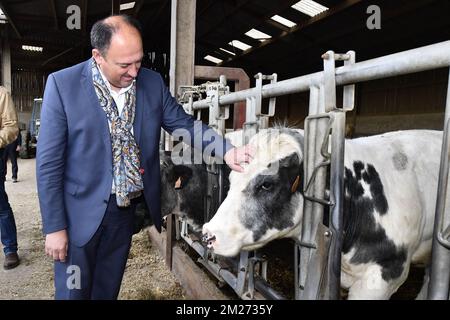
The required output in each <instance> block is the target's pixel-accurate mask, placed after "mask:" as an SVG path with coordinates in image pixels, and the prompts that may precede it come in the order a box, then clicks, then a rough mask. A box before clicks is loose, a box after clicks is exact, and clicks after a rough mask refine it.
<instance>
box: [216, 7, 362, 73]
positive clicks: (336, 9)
mask: <svg viewBox="0 0 450 320" xmlns="http://www.w3.org/2000/svg"><path fill="white" fill-rule="evenodd" d="M362 1H363V0H346V1H344V2H343V3H341V4H340V5H337V6H335V7H333V8H331V9H329V10H327V11H325V12H323V13H321V14H319V15H317V16H314V17H312V18H310V19H308V20H306V21H305V22H303V23H298V24H297V25H296V26H295V27H292V28H291V29H289V31H285V32H282V33H281V35H279V36H278V37H273V38H271V39H269V40H266V41H264V42H261V44H259V45H257V46H254V47H252V48H250V49H248V50H247V51H244V52H242V53H241V54H237V55H236V56H234V57H231V58H229V59H228V60H227V61H223V62H221V63H220V64H219V66H223V65H224V64H225V63H228V62H231V61H233V60H237V59H239V58H241V57H242V56H245V55H247V54H249V53H252V52H254V51H256V50H258V49H260V48H263V47H265V46H268V45H270V44H272V43H274V42H277V41H279V40H284V38H285V37H288V36H290V35H292V34H293V33H295V32H297V31H299V30H302V29H304V28H305V27H307V26H310V25H312V24H314V23H316V22H318V21H320V20H323V19H326V18H328V17H330V16H332V15H335V14H337V13H339V12H341V11H343V10H345V9H347V8H349V7H351V6H354V5H356V4H358V3H360V2H362Z"/></svg>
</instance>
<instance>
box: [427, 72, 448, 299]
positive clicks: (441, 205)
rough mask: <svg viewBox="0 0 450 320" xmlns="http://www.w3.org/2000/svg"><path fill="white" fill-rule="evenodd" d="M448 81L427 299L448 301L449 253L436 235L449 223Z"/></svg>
mask: <svg viewBox="0 0 450 320" xmlns="http://www.w3.org/2000/svg"><path fill="white" fill-rule="evenodd" d="M448 79H449V80H448V84H447V104H446V108H445V120H444V135H443V137H442V151H441V164H440V169H439V182H438V194H437V199H436V215H435V220H434V232H433V247H432V254H431V267H430V284H429V287H428V288H429V289H428V297H427V298H428V299H430V300H447V299H449V285H450V271H449V270H450V251H449V249H447V248H445V247H444V246H442V245H441V244H440V243H439V241H438V233H439V232H440V231H441V230H440V229H441V225H442V223H449V221H448V219H447V220H446V219H445V217H446V216H445V214H446V213H447V216H448V210H449V209H450V208H448V206H446V204H447V203H446V202H447V190H448V179H449V176H448V174H449V151H450V137H449V135H450V127H449V126H450V74H449V78H448ZM446 209H447V210H446ZM447 218H448V217H447Z"/></svg>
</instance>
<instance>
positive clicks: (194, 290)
mask: <svg viewBox="0 0 450 320" xmlns="http://www.w3.org/2000/svg"><path fill="white" fill-rule="evenodd" d="M148 234H149V237H150V240H151V242H152V245H154V246H156V248H157V249H158V251H159V253H160V255H161V256H162V257H165V248H166V243H165V239H166V235H165V232H164V231H163V232H162V233H161V234H160V233H158V231H156V229H155V227H150V228H149V229H148ZM172 259H173V263H172V272H173V274H174V275H175V277H176V278H177V279H178V281H180V283H181V285H182V286H183V288H184V289H185V291H186V293H187V296H188V298H189V299H195V300H227V299H228V298H227V297H226V296H225V295H224V294H223V293H222V292H221V291H220V290H219V289H218V288H217V286H216V285H215V284H214V283H213V282H212V281H211V280H210V278H209V277H208V276H207V275H206V274H205V273H204V272H203V271H202V269H200V268H199V267H198V266H197V265H196V264H195V263H194V262H193V261H192V259H191V258H190V257H189V256H188V255H187V254H186V253H185V252H184V251H183V250H182V249H181V248H180V247H179V246H178V245H175V246H174V247H173V258H172Z"/></svg>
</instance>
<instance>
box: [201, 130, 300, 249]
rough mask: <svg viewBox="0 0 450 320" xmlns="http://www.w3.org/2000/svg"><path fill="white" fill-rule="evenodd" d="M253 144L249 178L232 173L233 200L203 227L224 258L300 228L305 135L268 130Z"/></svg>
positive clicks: (256, 138) (207, 236)
mask: <svg viewBox="0 0 450 320" xmlns="http://www.w3.org/2000/svg"><path fill="white" fill-rule="evenodd" d="M250 144H252V145H253V146H255V149H256V153H255V156H254V159H253V161H252V162H251V163H250V164H249V165H247V166H246V167H245V171H244V172H243V173H237V172H232V173H231V175H230V190H229V192H228V196H227V198H226V199H225V200H224V202H223V203H222V205H221V206H220V208H219V209H218V211H217V213H216V214H215V216H214V217H213V219H211V221H210V222H208V223H206V224H205V225H204V226H203V234H204V235H205V237H204V238H205V239H208V240H207V241H208V247H210V248H212V249H213V250H214V252H215V253H216V254H219V255H223V256H234V255H236V254H238V253H239V251H241V250H253V249H256V248H259V247H262V246H263V245H265V244H266V243H267V242H269V241H271V240H273V239H276V238H281V237H285V236H289V235H290V234H291V233H292V232H294V229H295V230H296V231H295V232H298V229H299V228H300V221H301V217H302V212H303V196H302V194H301V192H300V191H301V189H302V185H303V181H302V180H301V179H302V177H303V175H302V172H303V163H302V161H303V156H302V155H303V150H302V145H303V136H302V135H301V134H299V133H298V132H296V131H293V130H286V129H285V130H282V131H278V130H275V129H273V130H266V131H263V132H261V133H259V134H257V135H255V136H254V137H253V138H252V139H251V141H250ZM297 177H298V178H297Z"/></svg>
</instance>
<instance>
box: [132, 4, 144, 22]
mask: <svg viewBox="0 0 450 320" xmlns="http://www.w3.org/2000/svg"><path fill="white" fill-rule="evenodd" d="M143 5H144V0H136V4H135V6H134V12H133V17H135V18H137V16H138V14H139V11H141V9H142V6H143Z"/></svg>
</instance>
